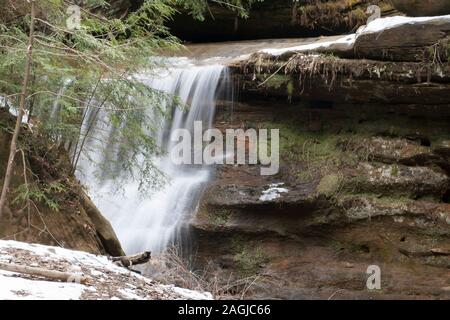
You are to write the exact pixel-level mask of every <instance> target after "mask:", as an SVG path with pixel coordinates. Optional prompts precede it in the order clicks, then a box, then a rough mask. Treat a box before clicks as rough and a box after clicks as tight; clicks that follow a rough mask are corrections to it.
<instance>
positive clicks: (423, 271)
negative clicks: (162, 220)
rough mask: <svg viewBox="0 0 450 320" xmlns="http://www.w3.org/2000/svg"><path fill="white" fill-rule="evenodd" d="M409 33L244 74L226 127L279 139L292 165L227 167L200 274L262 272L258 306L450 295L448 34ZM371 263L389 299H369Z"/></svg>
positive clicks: (205, 216)
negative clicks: (263, 170) (276, 301)
mask: <svg viewBox="0 0 450 320" xmlns="http://www.w3.org/2000/svg"><path fill="white" fill-rule="evenodd" d="M435 27H436V28H438V29H439V31H438V32H436V33H435V31H434V30H437V29H434V28H435ZM397 30H402V33H401V34H402V39H401V41H399V42H398V44H399V45H398V46H392V43H394V42H393V39H392V38H389V35H391V37H395V34H396V32H395V31H394V30H384V31H380V32H379V33H378V34H377V33H373V34H369V35H367V37H369V36H370V37H371V39H372V40H371V41H369V40H368V39H367V38H365V37H366V36H364V37H363V38H362V39H359V38H358V39H357V40H356V42H355V47H354V48H352V49H351V50H347V49H346V50H341V49H342V48H341V49H336V48H334V49H333V50H331V51H328V52H326V50H325V51H323V50H319V52H317V51H316V52H301V53H299V52H286V53H284V54H280V55H270V54H268V53H258V54H255V55H253V56H251V57H250V58H249V59H247V60H245V61H242V62H240V63H237V64H234V65H233V66H232V72H233V73H234V77H235V79H236V80H237V81H236V83H238V86H239V88H238V89H239V92H240V97H239V102H238V103H235V104H234V105H232V106H231V105H230V104H228V103H224V104H223V106H222V108H221V109H220V110H219V111H218V114H217V117H216V126H217V127H219V128H225V127H227V128H228V127H234V128H242V129H248V128H255V129H258V128H268V129H270V128H276V129H280V157H281V166H280V172H279V173H278V174H277V175H275V176H261V175H260V170H259V169H260V168H259V166H258V165H253V166H252V165H240V166H219V167H218V169H217V174H216V177H215V179H214V181H213V182H212V183H211V185H210V186H209V187H208V188H207V191H206V192H205V194H204V196H203V200H202V203H201V204H200V207H199V211H198V214H197V215H196V217H195V218H194V220H193V221H192V228H193V232H194V234H195V235H196V241H197V242H196V243H197V247H196V248H197V252H198V257H197V263H198V265H199V266H204V265H205V264H206V263H212V264H213V265H214V266H215V267H216V268H217V269H218V270H220V272H222V274H223V279H228V277H230V275H231V277H245V276H250V275H255V274H257V275H258V276H259V278H258V281H256V284H255V285H254V286H253V287H252V288H251V289H250V290H249V291H248V294H249V296H250V297H253V298H261V297H271V298H333V299H339V298H379V299H385V298H402V299H404V298H408V299H411V298H412V299H414V298H433V299H435V298H438V299H448V298H449V297H450V282H449V281H450V277H449V276H450V273H449V269H448V268H449V266H450V246H449V244H450V241H449V240H450V204H449V201H450V178H449V176H450V170H449V169H450V157H449V155H450V148H449V147H450V100H449V98H450V97H449V95H448V93H449V92H450V91H449V90H450V87H449V85H450V83H449V78H448V77H449V74H450V70H449V69H448V67H449V65H448V56H447V55H446V54H443V53H441V55H440V57H441V58H439V60H429V57H428V56H427V53H429V48H430V44H431V43H429V42H427V41H426V42H423V41H425V39H426V38H428V35H430V34H436V35H439V36H437V37H435V38H433V40H432V42H434V43H440V42H441V41H446V39H447V38H446V37H447V36H448V32H447V31H445V30H448V25H447V24H445V23H432V25H429V26H428V25H427V26H425V25H420V26H416V25H414V24H410V25H407V26H404V25H402V26H399V29H397ZM425 34H426V35H427V36H425ZM374 39H378V40H377V41H374ZM396 39H397V38H396ZM362 44H364V45H362ZM365 46H367V48H368V47H370V49H367V51H366V50H362V48H363V47H365ZM388 47H389V48H393V49H392V51H391V52H390V54H389V55H387V56H386V55H383V54H382V52H383V49H380V48H388ZM411 48H414V50H413V52H415V53H416V54H409V55H408V54H402V52H403V53H406V52H411V50H410V49H411ZM438 51H439V50H436V51H434V54H436V55H438V53H436V52H438ZM419 52H420V53H422V54H421V55H417V54H418V53H419ZM442 52H444V51H442ZM431 56H433V55H431ZM369 57H370V58H371V59H374V60H368V58H369ZM419 57H422V60H420V58H419ZM375 59H376V60H375ZM369 265H378V266H379V267H380V268H381V282H382V285H381V290H374V291H369V290H367V288H366V279H367V277H368V275H367V274H366V271H367V268H368V266H369ZM224 281H226V280H224Z"/></svg>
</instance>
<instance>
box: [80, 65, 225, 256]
mask: <svg viewBox="0 0 450 320" xmlns="http://www.w3.org/2000/svg"><path fill="white" fill-rule="evenodd" d="M174 59H176V60H177V62H178V63H177V64H175V65H174V66H173V67H170V68H166V69H161V70H159V71H158V72H157V73H158V74H157V75H153V74H154V73H155V72H153V73H152V75H151V76H148V75H145V74H144V75H141V76H140V79H141V80H142V82H143V83H145V84H146V85H148V86H149V87H151V88H153V89H156V90H159V91H162V92H165V93H168V94H171V95H174V96H177V97H178V99H179V100H180V102H181V103H182V104H186V105H188V106H189V108H188V109H187V110H184V111H183V109H180V108H176V109H175V110H174V112H173V115H172V117H171V120H166V123H164V125H163V126H162V127H163V129H161V130H160V132H159V133H158V137H155V138H156V139H157V140H158V141H159V143H160V144H161V146H162V147H163V148H164V149H166V150H170V147H171V142H170V139H168V138H167V137H168V136H170V133H171V132H172V131H173V130H175V129H178V128H185V129H189V130H192V128H193V124H194V121H202V124H203V128H204V129H207V128H209V127H211V125H212V121H213V117H214V112H215V107H216V98H217V95H218V93H219V92H220V91H221V86H223V83H226V82H227V81H224V79H226V78H227V77H228V73H227V69H226V67H224V66H222V65H220V64H210V65H207V64H206V65H205V64H202V65H195V64H192V63H191V62H190V61H186V59H185V58H174ZM93 112H95V110H89V114H87V116H86V117H85V119H86V122H87V123H89V121H90V120H89V119H90V118H91V115H92V113H93ZM96 125H99V124H96ZM83 130H85V129H82V131H83ZM101 131H103V132H105V131H108V128H103V129H102V130H99V131H96V132H101ZM109 134H114V133H111V132H109ZM103 148H104V146H103ZM95 149H96V151H95V152H94V154H91V155H90V157H91V158H94V160H101V157H102V153H103V151H102V148H101V147H99V146H97V147H95ZM155 162H156V164H157V166H158V168H159V169H160V170H161V171H163V172H164V173H165V174H166V175H167V176H168V177H169V182H168V183H167V184H166V185H165V186H164V187H163V188H162V189H161V190H158V191H157V192H156V193H154V194H152V195H151V196H149V197H142V194H141V192H140V191H139V186H138V183H137V182H136V181H132V180H129V181H127V182H126V184H125V185H124V186H123V190H124V191H123V192H121V193H114V192H112V190H113V189H114V188H115V183H116V182H115V181H113V180H108V179H106V181H104V180H103V181H98V180H96V179H95V178H94V176H93V175H92V174H91V172H92V169H93V168H92V167H93V164H92V162H90V163H88V162H87V161H86V159H84V160H82V161H80V166H79V171H78V176H79V177H80V179H81V180H82V181H83V182H84V183H85V184H86V185H87V186H88V187H89V193H90V195H91V197H92V198H93V200H94V202H95V203H96V205H97V206H98V207H99V209H100V211H101V212H102V213H103V214H104V215H105V216H106V217H107V218H108V219H109V220H110V221H111V223H112V225H113V227H114V229H115V231H116V233H117V235H118V237H119V240H120V241H121V243H122V245H123V247H124V249H125V251H126V252H127V253H134V252H139V251H142V250H150V251H152V252H153V253H159V252H161V251H163V250H164V249H165V248H167V246H168V245H170V244H171V243H173V242H174V241H176V240H177V239H179V238H180V236H181V231H182V229H183V222H186V221H187V220H188V219H189V218H191V217H192V215H193V213H194V212H195V210H196V207H197V206H198V202H199V198H200V195H201V192H202V190H203V187H204V186H205V184H206V182H207V181H208V179H209V177H210V174H211V172H210V170H211V169H210V168H209V167H206V166H202V165H198V166H177V165H174V164H173V163H172V162H171V161H170V159H169V158H168V157H162V158H159V159H157V160H156V161H155ZM94 163H95V161H94ZM83 173H84V175H83Z"/></svg>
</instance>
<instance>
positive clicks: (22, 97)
mask: <svg viewBox="0 0 450 320" xmlns="http://www.w3.org/2000/svg"><path fill="white" fill-rule="evenodd" d="M35 16H36V12H35V4H34V0H31V23H30V34H29V39H28V48H27V57H26V62H25V72H24V78H23V84H22V92H21V95H20V102H19V114H18V116H17V120H16V126H15V128H14V134H13V137H12V140H11V147H10V151H9V159H8V165H7V167H6V173H5V179H4V181H3V189H2V195H1V197H0V219H1V217H2V214H3V208H4V207H5V205H6V196H7V195H8V191H9V184H10V182H11V176H12V173H13V165H14V157H15V155H16V151H17V139H18V137H19V132H20V126H21V125H22V118H23V115H24V113H25V101H26V97H27V90H28V81H29V78H30V70H31V64H32V59H33V40H34V23H35Z"/></svg>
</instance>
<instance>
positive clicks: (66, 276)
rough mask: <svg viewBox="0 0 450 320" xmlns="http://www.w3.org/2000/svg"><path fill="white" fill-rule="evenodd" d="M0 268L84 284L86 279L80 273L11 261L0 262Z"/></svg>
mask: <svg viewBox="0 0 450 320" xmlns="http://www.w3.org/2000/svg"><path fill="white" fill-rule="evenodd" d="M0 269H1V270H5V271H10V272H16V273H23V274H28V275H32V276H37V277H42V278H46V279H49V280H57V281H64V282H74V283H81V284H85V283H86V282H87V279H86V278H85V277H83V276H82V275H77V274H72V273H68V272H61V271H54V270H48V269H43V268H36V267H28V266H22V265H18V264H13V263H0Z"/></svg>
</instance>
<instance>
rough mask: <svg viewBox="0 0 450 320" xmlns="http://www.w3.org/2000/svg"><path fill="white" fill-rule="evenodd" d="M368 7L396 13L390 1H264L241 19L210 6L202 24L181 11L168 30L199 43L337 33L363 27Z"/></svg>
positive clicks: (385, 13) (386, 12)
mask: <svg viewBox="0 0 450 320" xmlns="http://www.w3.org/2000/svg"><path fill="white" fill-rule="evenodd" d="M369 5H378V6H380V8H381V14H382V15H383V16H385V15H391V14H393V13H394V12H397V11H395V10H394V9H393V7H392V6H391V4H390V2H389V0H375V1H369V0H300V1H296V2H294V1H291V0H266V1H263V2H261V3H255V4H254V5H253V8H252V10H251V11H250V13H249V17H248V18H247V19H241V18H238V17H237V16H236V14H235V13H233V12H232V11H230V10H227V9H225V8H223V7H221V6H219V5H217V4H214V3H213V4H211V5H210V14H207V15H206V17H205V21H203V22H200V21H195V20H194V19H193V18H192V17H190V16H189V15H187V14H184V13H183V12H180V14H179V15H178V16H176V17H175V18H174V21H173V23H172V24H171V25H170V28H171V30H172V32H173V33H174V34H175V35H177V36H179V37H180V38H182V39H184V40H188V41H201V42H211V41H221V40H222V41H223V40H236V39H268V38H291V37H312V36H319V35H330V34H340V33H346V32H350V31H352V30H353V31H354V30H356V29H357V28H358V27H359V26H360V25H363V24H365V23H366V21H367V19H368V17H369V16H370V14H368V13H366V10H367V7H368V6H369Z"/></svg>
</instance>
